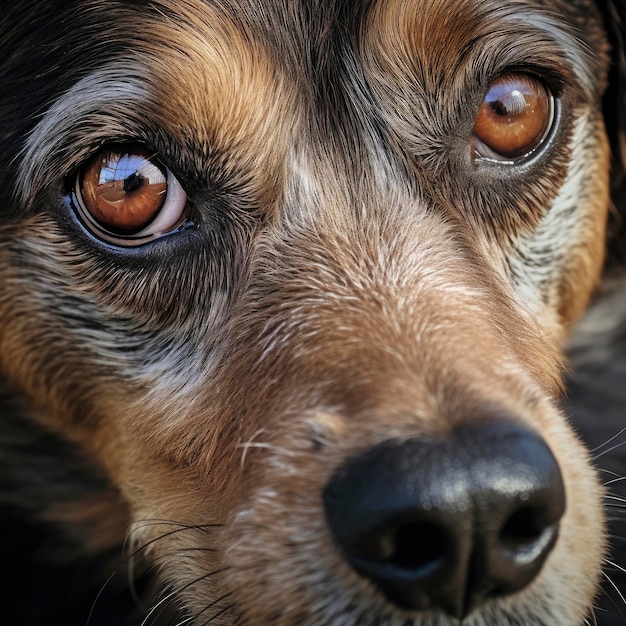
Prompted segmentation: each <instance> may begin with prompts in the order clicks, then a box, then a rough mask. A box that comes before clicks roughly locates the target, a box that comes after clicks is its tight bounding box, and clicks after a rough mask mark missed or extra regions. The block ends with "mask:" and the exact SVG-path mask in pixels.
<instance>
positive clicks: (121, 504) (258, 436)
mask: <svg viewBox="0 0 626 626" xmlns="http://www.w3.org/2000/svg"><path fill="white" fill-rule="evenodd" d="M625 13H626V8H625V7H624V6H623V4H622V3H621V2H613V1H611V2H605V1H604V0H599V1H598V2H593V1H592V0H576V1H571V0H567V1H566V0H541V1H540V0H506V1H500V0H499V1H495V0H438V1H436V0H415V1H411V2H408V1H403V0H377V1H373V0H358V1H354V2H345V1H344V0H339V1H338V0H332V1H331V0H314V1H309V0H306V1H305V0H293V1H292V0H284V1H277V2H272V3H258V2H251V1H249V0H182V1H174V0H158V1H151V2H144V1H143V0H142V1H141V2H127V1H125V0H113V1H111V2H102V1H101V0H71V1H69V2H60V1H57V0H41V1H37V2H34V1H17V2H14V3H13V4H11V6H10V7H8V8H5V10H4V11H3V14H2V16H1V17H0V51H1V52H2V54H1V55H0V59H1V61H0V145H1V146H2V151H1V154H0V417H1V419H2V422H1V426H0V485H1V488H0V514H1V517H0V524H2V530H3V532H2V534H1V535H0V536H1V537H2V540H1V544H0V545H2V554H3V562H4V563H9V564H10V565H9V567H8V570H10V571H12V572H13V574H12V575H11V577H10V580H9V581H8V582H7V583H5V589H6V591H7V596H6V597H7V601H6V602H5V607H4V608H3V611H4V615H5V621H6V620H8V621H7V623H11V624H14V625H16V626H18V625H20V624H22V625H26V624H35V623H44V622H45V621H46V620H49V619H50V616H54V619H57V618H58V619H61V620H62V622H63V623H64V624H67V625H71V624H85V623H86V622H88V623H90V624H92V625H93V624H113V623H115V624H121V625H123V624H128V625H129V626H130V625H131V624H152V623H154V624H157V623H172V624H183V623H185V624H187V623H189V624H196V625H198V626H200V625H202V624H207V623H211V624H218V625H219V624H222V625H235V624H241V625H243V624H247V625H251V626H254V625H262V624H263V625H265V624H272V625H276V626H296V625H301V624H302V625H304V624H306V625H307V626H323V625H329V626H342V625H345V626H348V625H356V624H362V625H363V626H378V625H383V624H384V625H386V626H406V625H411V626H457V625H458V624H459V623H460V621H459V619H457V618H455V617H453V616H449V615H447V614H446V613H445V611H443V610H442V609H440V608H438V607H435V608H433V609H432V610H427V611H418V610H407V609H406V608H402V607H398V606H396V605H395V604H393V603H392V602H390V601H389V600H388V599H387V598H386V597H385V596H384V594H382V593H380V591H379V590H378V589H376V588H375V586H373V585H372V584H371V583H370V582H369V581H368V580H366V579H365V578H363V577H362V576H360V575H359V574H357V572H356V571H355V570H354V569H353V568H351V567H350V566H349V565H348V563H347V561H346V558H344V557H345V555H343V554H342V552H341V549H339V548H338V547H337V545H336V542H335V540H334V539H333V535H332V533H331V531H330V529H329V525H328V520H327V518H326V515H325V512H324V507H323V505H322V501H321V497H320V494H321V493H322V491H323V489H324V487H325V485H327V484H328V483H329V482H330V481H332V480H333V476H334V475H335V473H336V472H337V470H338V468H341V467H343V464H344V463H346V462H347V461H349V460H351V459H354V458H357V457H360V455H362V454H363V453H364V452H365V451H367V450H372V449H376V448H377V446H381V445H385V444H386V443H389V442H402V441H410V440H417V441H431V440H446V439H447V438H448V437H450V436H451V435H452V434H453V433H455V432H457V431H458V429H462V428H463V427H465V426H466V425H467V424H475V423H481V422H482V421H483V420H491V419H496V418H497V419H500V416H502V415H505V416H512V418H511V421H513V422H515V423H519V424H522V425H524V426H525V427H527V428H528V429H530V430H531V431H533V432H536V433H538V434H539V435H540V436H541V438H542V440H543V441H544V442H545V443H546V445H547V446H548V447H549V448H550V450H551V451H552V453H553V455H554V457H555V459H556V461H557V462H558V466H559V468H560V472H561V474H562V476H563V481H564V484H565V490H566V500H567V503H568V506H567V509H566V512H565V514H564V515H563V517H562V519H561V521H560V524H559V536H558V541H557V542H556V544H555V546H554V548H553V549H552V550H551V552H550V554H549V556H548V557H547V560H546V562H545V565H544V566H543V567H542V568H541V571H540V572H539V574H538V575H537V576H536V578H534V579H533V581H532V583H530V584H528V585H527V586H525V587H524V588H523V589H521V590H519V591H517V592H516V593H511V594H506V595H504V596H498V597H494V598H491V599H489V600H488V601H486V602H485V603H483V604H480V605H479V606H477V607H475V608H473V610H472V611H471V612H469V614H468V615H467V616H466V617H465V619H463V621H462V623H463V626H487V625H493V624H498V625H500V626H521V625H522V624H523V625H525V626H528V625H531V624H532V625H534V626H574V625H582V624H591V623H598V624H601V625H602V626H613V625H615V624H618V623H623V619H624V618H623V615H624V614H625V613H626V611H625V610H624V604H625V603H624V600H623V597H621V587H622V585H624V577H623V571H622V568H623V567H624V561H623V560H620V549H621V548H622V547H623V546H622V545H621V542H622V541H623V538H624V536H626V535H625V534H624V528H623V524H622V523H620V521H619V518H620V517H623V510H624V507H623V505H622V504H621V502H622V500H620V498H622V497H624V495H626V492H624V488H623V487H621V484H622V483H621V482H619V480H618V479H619V478H621V477H622V476H623V474H624V460H625V459H624V456H623V453H622V452H621V450H622V448H620V447H619V446H620V444H621V443H622V442H623V441H624V435H623V433H621V432H620V429H621V428H622V427H623V425H622V424H621V421H622V419H621V416H622V413H623V409H624V406H625V400H626V398H624V392H623V384H622V382H621V381H622V379H623V375H624V369H623V368H624V355H625V354H626V350H625V348H626V344H625V343H624V336H623V335H624V332H623V324H624V319H626V306H624V299H623V294H624V288H623V284H624V283H623V279H622V278H621V274H620V269H619V258H618V257H619V253H620V249H621V243H622V241H623V229H622V228H621V222H620V217H619V216H620V210H621V198H622V197H623V186H624V183H623V176H622V173H623V167H622V163H623V161H624V159H623V158H622V145H623V131H624V123H623V119H622V116H623V111H624V110H625V109H624V106H623V105H624V95H623V93H624V92H623V81H622V78H623V76H622V73H623V72H625V71H626V69H624V68H623V67H622V65H623V60H624V52H623V48H622V44H623V38H624V32H625V31H624V28H623V22H622V19H623V16H624V14H625ZM510 73H513V74H515V75H518V74H523V75H530V76H533V77H535V78H536V79H537V80H539V81H540V82H541V84H543V85H544V86H545V88H546V89H547V90H548V91H549V92H550V93H551V94H553V98H554V104H553V107H554V115H553V121H552V122H551V126H550V127H549V129H548V131H547V132H546V135H545V136H544V137H543V138H542V140H541V143H540V145H539V147H537V148H536V149H534V148H533V150H534V152H529V154H528V155H525V156H524V157H523V158H520V159H517V158H511V159H508V161H507V160H504V161H498V160H494V159H491V158H487V159H485V158H478V157H476V152H475V151H473V149H472V145H473V144H472V142H473V141H474V139H473V136H474V135H473V129H474V124H475V120H476V115H477V112H478V110H479V108H480V107H481V103H482V102H483V100H484V98H485V94H486V93H487V91H488V90H489V88H490V85H492V84H493V83H494V81H496V80H498V79H499V78H500V77H502V76H507V75H508V74H510ZM119 146H140V147H139V148H137V147H133V148H128V149H130V150H135V151H137V150H139V151H140V152H141V150H149V151H150V154H152V155H154V159H156V160H158V162H159V163H160V165H161V166H162V167H163V171H164V172H165V171H167V172H168V173H167V174H166V176H167V181H168V184H169V186H170V188H171V187H172V186H173V185H174V184H175V181H178V182H177V183H176V184H179V185H180V187H181V188H182V189H183V190H184V192H185V193H186V196H187V203H186V205H185V207H184V213H183V215H184V219H182V220H179V222H176V227H175V228H174V227H173V228H170V229H169V231H171V232H169V231H168V232H164V233H157V235H155V236H152V235H151V236H147V237H146V238H145V240H143V239H142V240H141V241H139V240H138V241H137V242H133V241H132V240H131V239H129V238H128V237H126V235H125V234H124V233H123V232H122V233H121V234H119V233H118V234H117V235H116V236H115V237H113V238H112V237H109V236H108V235H107V234H106V233H103V231H102V229H99V228H98V227H96V229H95V230H94V229H93V222H90V221H89V220H88V219H87V218H86V214H85V209H84V206H83V204H84V200H83V199H82V196H81V185H83V182H82V181H83V180H84V178H85V176H86V171H87V165H88V164H89V163H93V159H94V158H97V155H99V154H102V151H103V150H112V151H115V150H119V149H120V148H118V147H119ZM142 154H143V153H142ZM164 176H165V174H164ZM611 193H612V194H613V195H612V198H613V200H611ZM607 224H608V230H607ZM142 232H143V231H142ZM135 243H138V245H135ZM607 249H608V250H609V255H608V256H607V255H606V251H607ZM603 270H604V271H605V273H606V275H607V276H608V277H609V278H607V283H606V284H607V288H606V294H604V295H602V297H600V298H598V300H597V303H596V304H594V306H593V307H592V308H591V310H590V313H589V316H588V317H587V318H585V320H584V321H583V323H582V324H581V325H580V326H579V327H578V321H579V319H580V318H581V316H583V314H584V312H585V310H586V309H587V307H588V306H589V303H590V301H592V300H593V299H594V294H596V292H598V288H599V286H600V284H601V280H602V272H603ZM575 328H577V330H576V332H575V334H574V335H573V338H572V339H571V342H570V344H569V346H570V347H569V348H568V349H566V347H565V345H566V342H567V340H568V337H570V334H571V333H572V331H573V330H574V329H575ZM568 359H571V364H572V367H571V368H569V367H568V365H567V364H568ZM565 371H567V372H571V374H568V377H566V378H565V385H564V384H563V376H564V372H565ZM568 418H571V419H568ZM507 419H508V418H507ZM579 434H582V435H583V436H584V439H585V441H586V442H587V446H586V445H585V443H584V442H583V441H582V440H581V438H580V436H579ZM598 470H600V471H598ZM603 470H606V471H610V472H613V473H612V474H610V475H607V474H603V473H602V471H603ZM613 479H616V480H613ZM620 494H623V495H620ZM615 518H617V521H615ZM607 524H610V526H608V525H607ZM611 537H612V538H613V539H612V543H611V544H610V543H609V539H610V538H611ZM124 549H125V552H124ZM124 554H126V557H125V556H124ZM129 555H130V556H129ZM120 563H121V564H120ZM32 572H36V573H37V577H33V574H32ZM129 577H130V578H131V579H136V583H134V584H132V585H130V590H129V585H128V579H129ZM609 578H610V582H609V581H608V579H609ZM603 581H604V582H603ZM602 584H603V585H604V590H605V591H606V593H607V594H608V597H609V598H610V600H612V602H608V603H607V601H606V599H603V598H604V596H602V595H599V594H600V589H601V585H602ZM594 620H596V621H595V622H594ZM620 620H621V621H620Z"/></svg>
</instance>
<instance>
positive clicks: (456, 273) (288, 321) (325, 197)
mask: <svg viewBox="0 0 626 626" xmlns="http://www.w3.org/2000/svg"><path fill="white" fill-rule="evenodd" d="M318 182H319V181H318ZM334 185H337V181H336V180H335V181H334V182H333V184H332V185H328V186H326V187H325V188H324V189H322V190H320V189H317V190H316V191H315V193H314V194H313V196H312V197H311V198H308V199H307V200H306V209H302V210H301V213H300V214H299V215H298V216H297V218H296V219H294V218H293V217H290V216H289V215H286V216H285V217H284V218H283V219H281V222H280V224H279V225H277V226H276V228H275V229H274V230H272V231H271V232H268V233H267V234H266V236H265V237H264V239H263V241H262V242H261V243H260V244H259V249H258V256H257V262H256V264H255V266H254V269H253V273H252V284H251V288H250V290H249V293H248V298H249V299H248V301H247V304H246V309H248V310H250V309H254V311H255V314H254V316H253V319H254V320H256V322H255V327H254V330H253V331H251V340H250V341H246V342H244V343H245V344H247V345H248V346H250V344H251V343H252V342H253V341H255V340H256V339H258V337H259V336H261V337H262V338H263V340H262V341H261V342H260V343H261V346H262V348H261V349H262V350H263V352H262V358H263V359H264V361H265V364H267V363H274V364H275V368H276V371H279V374H278V376H280V377H281V379H282V380H284V381H285V382H284V386H285V387H288V388H294V387H295V388H300V389H301V388H302V387H303V386H304V387H310V386H312V385H314V386H316V387H317V389H319V388H323V395H324V397H325V398H326V401H327V402H328V403H330V404H333V405H339V406H343V407H346V406H349V407H350V411H351V412H352V411H355V412H357V411H367V410H371V409H374V410H379V409H380V408H381V407H382V408H383V410H396V411H400V412H407V413H412V414H415V413H416V412H421V413H426V414H433V413H435V412H436V411H437V410H438V409H437V407H436V406H435V405H436V404H437V402H439V401H440V400H439V399H438V398H439V396H442V397H444V398H455V397H457V396H458V393H454V392H452V393H445V392H444V393H442V390H443V387H444V386H446V385H447V386H454V385H458V386H462V385H465V386H466V387H467V388H470V387H471V386H472V385H476V384H478V382H477V381H479V380H480V379H481V378H482V379H483V380H486V379H487V378H488V377H489V376H492V377H493V379H495V378H497V377H498V376H500V377H501V376H502V372H503V371H504V370H505V369H506V362H507V361H509V360H511V354H510V351H509V350H508V349H507V336H506V333H505V332H504V331H503V330H502V329H503V327H504V324H502V325H500V324H499V323H498V320H499V319H500V317H501V316H502V315H503V314H504V315H507V316H508V317H509V318H510V319H515V315H514V314H510V312H509V311H508V309H509V308H510V306H509V305H508V304H507V302H506V298H505V297H504V296H503V294H502V292H501V290H499V289H498V287H497V285H496V281H495V280H494V278H493V277H492V276H491V275H490V274H489V273H488V271H486V270H485V269H484V268H482V269H481V268H480V267H479V264H478V263H477V257H476V256H475V253H474V252H473V251H472V249H471V246H470V245H469V244H468V243H467V241H466V239H465V237H464V234H463V232H462V231H461V230H460V228H459V227H458V226H457V225H455V224H453V223H451V222H449V221H446V220H445V219H443V218H442V217H441V216H440V215H438V214H437V213H435V212H434V211H432V210H430V209H429V207H428V206H425V205H424V203H423V201H421V200H420V199H419V198H416V197H415V196H410V195H409V194H407V193H406V191H403V192H400V191H397V190H395V191H393V192H389V190H386V192H385V193H383V192H381V191H379V193H377V194H376V195H375V194H373V193H370V194H369V195H367V196H364V197H361V198H359V199H358V200H357V199H355V198H354V197H352V198H349V197H346V196H347V195H348V194H347V193H346V192H342V197H335V198H333V197H332V194H331V193H330V191H331V188H332V187H333V186H334ZM370 191H371V188H370ZM357 201H359V202H360V203H361V205H362V206H361V207H360V210H359V209H358V208H357V207H355V203H356V202H357ZM248 319H250V317H249V314H248ZM259 324H261V326H260V327H259ZM509 324H510V325H511V324H513V323H512V322H511V321H509ZM479 345H480V350H477V347H478V346H479ZM273 367H274V366H273ZM462 370H465V373H464V374H463V375H454V372H461V371H462ZM285 377H286V379H285ZM287 381H288V382H287ZM483 384H484V383H483ZM467 400H468V401H469V399H467ZM446 401H447V400H446Z"/></svg>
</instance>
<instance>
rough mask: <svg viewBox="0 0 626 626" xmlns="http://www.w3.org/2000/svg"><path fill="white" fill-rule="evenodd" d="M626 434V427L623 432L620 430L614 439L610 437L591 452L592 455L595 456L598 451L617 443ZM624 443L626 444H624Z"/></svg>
mask: <svg viewBox="0 0 626 626" xmlns="http://www.w3.org/2000/svg"><path fill="white" fill-rule="evenodd" d="M624 433H626V427H624V428H622V430H620V431H619V432H618V433H616V434H615V435H613V436H612V437H609V439H607V440H606V441H605V442H604V443H601V444H600V445H599V446H596V447H595V448H592V449H591V450H590V451H589V452H591V454H594V453H595V452H597V451H598V450H601V449H602V448H604V446H606V445H608V444H609V443H611V442H612V441H615V440H616V439H617V438H618V437H620V436H621V435H623V434H624ZM622 443H626V442H622ZM594 458H597V457H594Z"/></svg>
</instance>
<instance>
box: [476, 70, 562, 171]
mask: <svg viewBox="0 0 626 626" xmlns="http://www.w3.org/2000/svg"><path fill="white" fill-rule="evenodd" d="M553 119H554V97H553V96H552V94H551V93H550V92H549V91H548V89H547V88H546V87H545V86H544V85H543V84H542V83H541V82H540V81H539V80H538V79H536V78H534V77H532V76H529V75H526V74H508V75H506V76H501V77H500V78H498V79H497V80H496V81H494V82H493V83H492V84H491V87H490V88H489V91H488V92H487V95H486V96H485V99H484V100H483V103H482V105H481V107H480V109H479V110H478V115H477V116H476V121H475V123H474V137H473V142H472V143H473V149H474V155H475V157H476V158H479V159H481V158H482V159H492V160H497V161H508V162H512V161H514V160H517V159H519V158H522V157H525V156H528V155H530V154H531V153H532V152H533V151H534V150H536V149H537V148H538V147H539V145H540V144H541V143H542V142H543V141H544V140H545V138H546V137H547V136H548V134H549V131H550V129H551V127H552V122H553Z"/></svg>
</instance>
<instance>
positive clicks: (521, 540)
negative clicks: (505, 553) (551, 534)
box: [500, 507, 551, 549]
mask: <svg viewBox="0 0 626 626" xmlns="http://www.w3.org/2000/svg"><path fill="white" fill-rule="evenodd" d="M545 518H546V515H545V511H544V510H543V509H540V508H537V507H525V508H522V509H520V510H518V511H515V512H514V513H513V514H512V515H511V516H510V517H509V519H508V520H506V522H505V524H504V526H503V527H502V530H501V531H500V541H501V543H502V544H503V545H504V546H506V547H509V548H513V549H515V548H518V547H523V546H527V545H532V544H535V543H536V542H537V541H538V540H540V539H541V538H542V537H543V535H544V534H545V532H546V530H548V529H549V528H551V525H550V524H546V523H545Z"/></svg>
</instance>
